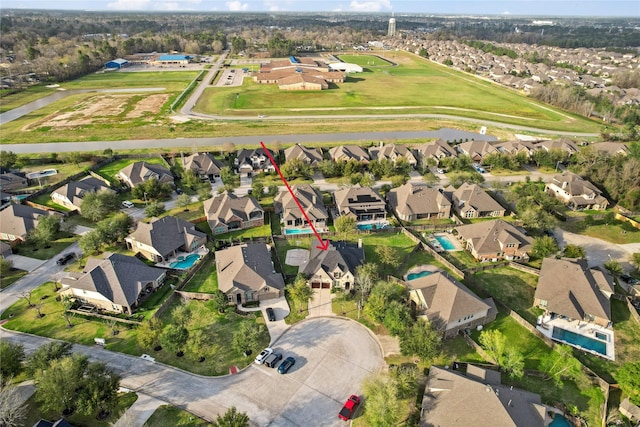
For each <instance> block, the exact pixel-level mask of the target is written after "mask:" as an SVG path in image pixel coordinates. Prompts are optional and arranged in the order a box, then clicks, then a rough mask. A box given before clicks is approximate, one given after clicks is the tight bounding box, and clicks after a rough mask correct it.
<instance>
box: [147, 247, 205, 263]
mask: <svg viewBox="0 0 640 427" xmlns="http://www.w3.org/2000/svg"><path fill="white" fill-rule="evenodd" d="M208 253H209V249H207V248H206V247H204V246H200V247H199V248H198V249H196V250H195V251H193V252H178V253H177V255H176V256H175V257H172V258H170V259H168V260H167V261H165V262H158V263H156V267H160V268H171V263H172V262H176V261H180V259H179V257H182V258H183V259H184V258H186V257H187V256H189V255H191V254H198V255H200V258H202V257H203V256H205V255H206V254H208Z"/></svg>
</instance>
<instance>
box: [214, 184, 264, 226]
mask: <svg viewBox="0 0 640 427" xmlns="http://www.w3.org/2000/svg"><path fill="white" fill-rule="evenodd" d="M203 206H204V214H205V215H206V216H207V221H208V222H209V226H210V227H211V231H212V232H213V234H222V233H227V232H229V231H232V230H242V229H245V228H251V227H257V226H260V225H264V210H263V209H262V207H261V206H260V204H259V203H258V202H257V201H256V199H254V198H253V197H250V196H244V197H238V196H236V195H235V194H233V193H229V192H226V191H225V192H224V193H222V194H218V195H217V196H214V197H213V198H211V199H208V200H205V201H204V203H203Z"/></svg>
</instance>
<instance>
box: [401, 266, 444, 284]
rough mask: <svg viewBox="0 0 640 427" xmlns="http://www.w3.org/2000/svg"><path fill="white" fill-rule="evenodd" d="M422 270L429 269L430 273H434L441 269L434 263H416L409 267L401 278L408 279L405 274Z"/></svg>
mask: <svg viewBox="0 0 640 427" xmlns="http://www.w3.org/2000/svg"><path fill="white" fill-rule="evenodd" d="M423 271H430V272H432V273H436V272H438V271H442V269H440V268H439V267H436V266H435V265H429V264H423V265H416V266H415V267H413V268H411V269H410V270H409V271H407V272H406V274H405V275H404V276H403V279H404V280H405V282H406V281H408V280H409V279H407V276H409V275H410V274H417V273H422V272H423Z"/></svg>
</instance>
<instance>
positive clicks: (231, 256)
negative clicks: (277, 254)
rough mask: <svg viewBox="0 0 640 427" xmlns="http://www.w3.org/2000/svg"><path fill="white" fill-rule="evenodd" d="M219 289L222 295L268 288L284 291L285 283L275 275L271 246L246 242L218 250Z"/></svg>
mask: <svg viewBox="0 0 640 427" xmlns="http://www.w3.org/2000/svg"><path fill="white" fill-rule="evenodd" d="M216 271H217V272H218V287H219V289H220V290H221V291H222V292H229V291H230V290H232V289H234V288H235V289H240V290H243V291H260V290H262V289H264V287H265V286H269V287H271V288H274V289H278V290H282V289H284V280H283V278H282V275H281V274H280V273H276V271H275V269H274V267H273V262H272V260H271V253H270V249H269V247H268V246H267V245H266V244H264V243H245V244H242V245H237V246H232V247H230V248H227V249H223V250H221V251H216Z"/></svg>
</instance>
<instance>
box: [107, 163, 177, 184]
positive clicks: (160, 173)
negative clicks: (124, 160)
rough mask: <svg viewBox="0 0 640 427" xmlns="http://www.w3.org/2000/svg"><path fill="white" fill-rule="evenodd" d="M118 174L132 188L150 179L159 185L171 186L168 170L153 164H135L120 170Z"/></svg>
mask: <svg viewBox="0 0 640 427" xmlns="http://www.w3.org/2000/svg"><path fill="white" fill-rule="evenodd" d="M118 174H119V175H121V176H123V177H125V178H126V179H127V181H128V182H129V184H130V185H131V186H132V187H135V186H136V185H138V184H140V183H141V182H144V181H146V180H148V179H152V178H155V179H157V180H158V182H161V183H163V182H169V183H171V184H173V175H171V172H170V171H169V169H167V168H165V167H164V166H161V165H157V164H153V163H147V162H135V163H132V164H130V165H129V166H125V167H124V168H122V169H121V170H120V172H119V173H118Z"/></svg>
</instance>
